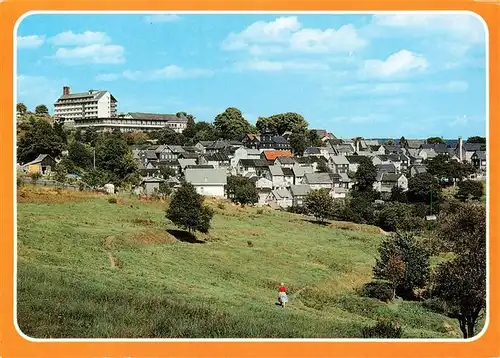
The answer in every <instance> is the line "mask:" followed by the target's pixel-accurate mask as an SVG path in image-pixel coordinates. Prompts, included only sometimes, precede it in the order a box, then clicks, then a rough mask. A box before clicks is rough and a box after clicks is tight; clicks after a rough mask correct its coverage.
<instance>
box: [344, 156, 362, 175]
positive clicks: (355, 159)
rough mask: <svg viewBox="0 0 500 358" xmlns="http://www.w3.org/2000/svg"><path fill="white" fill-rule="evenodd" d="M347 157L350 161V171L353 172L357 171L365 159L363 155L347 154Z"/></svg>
mask: <svg viewBox="0 0 500 358" xmlns="http://www.w3.org/2000/svg"><path fill="white" fill-rule="evenodd" d="M345 158H346V159H347V161H348V162H349V171H350V172H352V173H356V172H357V170H358V167H359V165H360V164H361V162H362V161H363V160H365V156H363V155H347V156H346V157H345Z"/></svg>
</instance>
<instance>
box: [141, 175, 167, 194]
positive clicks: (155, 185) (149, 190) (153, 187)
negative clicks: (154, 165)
mask: <svg viewBox="0 0 500 358" xmlns="http://www.w3.org/2000/svg"><path fill="white" fill-rule="evenodd" d="M163 182H165V179H163V178H156V177H147V178H144V179H142V182H141V186H142V188H143V192H144V193H145V194H146V195H153V194H156V193H158V192H159V191H160V183H163Z"/></svg>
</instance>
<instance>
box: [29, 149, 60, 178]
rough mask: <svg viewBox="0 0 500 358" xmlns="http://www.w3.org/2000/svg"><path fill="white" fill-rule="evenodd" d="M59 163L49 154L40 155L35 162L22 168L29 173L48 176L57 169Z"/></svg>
mask: <svg viewBox="0 0 500 358" xmlns="http://www.w3.org/2000/svg"><path fill="white" fill-rule="evenodd" d="M56 164H57V162H56V161H55V159H54V158H52V157H51V156H50V155H49V154H40V155H39V156H38V157H36V159H35V160H33V161H31V162H29V163H26V164H24V165H23V166H22V168H23V170H24V171H27V172H28V173H40V174H48V173H50V172H51V171H52V170H54V169H55V167H56Z"/></svg>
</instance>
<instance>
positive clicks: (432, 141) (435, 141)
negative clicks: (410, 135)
mask: <svg viewBox="0 0 500 358" xmlns="http://www.w3.org/2000/svg"><path fill="white" fill-rule="evenodd" d="M444 143H445V141H444V140H443V138H441V137H430V138H427V144H444Z"/></svg>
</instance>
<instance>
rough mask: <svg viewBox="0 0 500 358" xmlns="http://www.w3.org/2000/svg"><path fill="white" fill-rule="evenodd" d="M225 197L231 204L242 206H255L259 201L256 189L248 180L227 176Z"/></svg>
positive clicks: (241, 177)
mask: <svg viewBox="0 0 500 358" xmlns="http://www.w3.org/2000/svg"><path fill="white" fill-rule="evenodd" d="M226 191H227V197H228V198H229V199H231V201H232V202H233V203H238V204H241V205H242V206H244V205H247V204H255V203H256V202H258V201H259V193H258V192H257V189H256V187H255V185H254V183H252V182H251V181H250V179H248V178H246V177H243V176H240V175H238V176H229V177H228V178H227V187H226Z"/></svg>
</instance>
